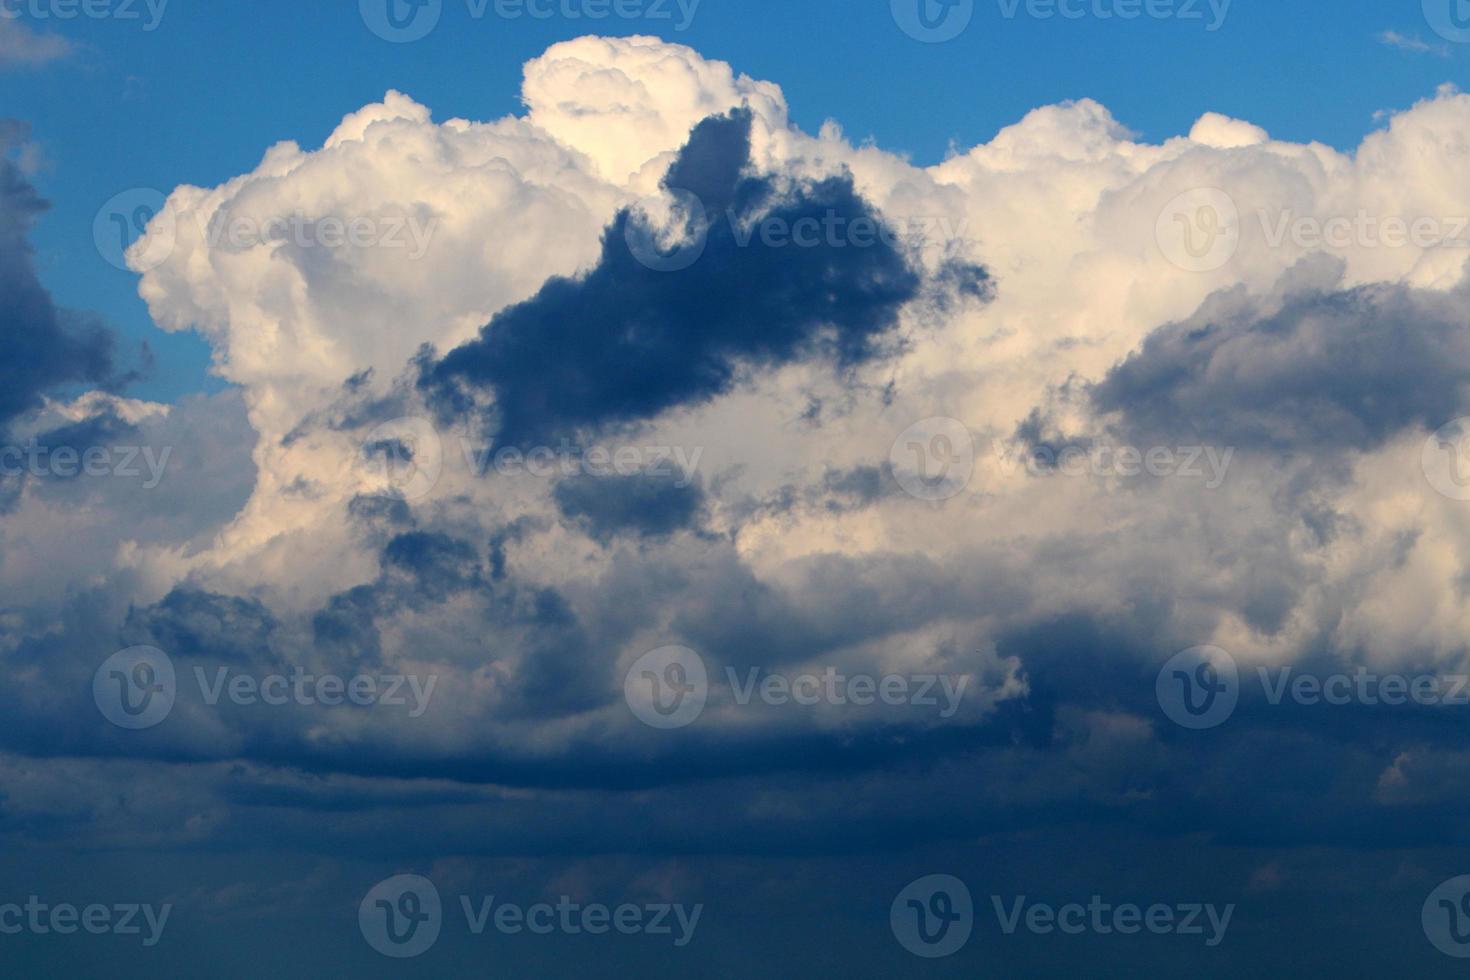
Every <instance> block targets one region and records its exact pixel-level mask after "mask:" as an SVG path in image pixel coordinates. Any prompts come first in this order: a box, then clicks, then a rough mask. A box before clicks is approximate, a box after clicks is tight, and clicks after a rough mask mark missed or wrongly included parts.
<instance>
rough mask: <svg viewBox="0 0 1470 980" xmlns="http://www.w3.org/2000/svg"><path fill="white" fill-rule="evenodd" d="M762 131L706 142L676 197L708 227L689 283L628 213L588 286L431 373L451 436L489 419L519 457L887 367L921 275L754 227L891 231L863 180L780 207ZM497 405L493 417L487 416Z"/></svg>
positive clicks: (700, 131)
mask: <svg viewBox="0 0 1470 980" xmlns="http://www.w3.org/2000/svg"><path fill="white" fill-rule="evenodd" d="M749 156H750V116H749V114H748V113H747V112H738V111H737V112H735V113H732V114H731V115H729V116H726V117H713V118H710V119H707V120H705V121H704V122H703V123H701V124H700V125H699V126H698V127H696V128H695V130H694V132H693V134H692V135H691V137H690V140H689V144H688V145H687V146H686V147H685V148H684V150H683V151H682V153H681V155H680V157H679V159H678V160H677V161H676V162H675V164H674V165H673V166H672V168H671V169H670V171H669V175H668V177H667V178H666V181H665V185H666V186H667V187H668V188H670V189H673V190H678V191H685V192H690V193H693V194H695V195H697V196H698V197H699V199H700V200H701V201H702V202H703V204H704V207H705V209H706V212H707V214H708V216H709V219H710V220H709V225H708V230H707V233H706V235H705V247H704V251H703V254H702V256H701V257H700V258H699V259H698V261H697V262H695V263H694V264H693V265H691V266H689V267H688V268H684V269H680V270H678V271H659V270H655V269H652V268H649V267H647V266H645V265H644V264H642V263H641V262H640V261H639V259H638V258H636V257H635V256H634V254H633V252H632V250H631V249H630V247H629V245H628V241H627V233H628V231H629V227H630V225H631V224H633V223H636V222H641V221H643V220H644V219H642V218H641V217H638V216H636V215H635V214H634V213H632V212H631V211H626V210H625V211H623V212H620V213H619V215H618V216H617V218H616V219H615V221H614V222H613V224H612V225H611V227H609V228H608V230H607V232H606V233H605V235H604V238H603V245H602V257H601V260H600V262H599V263H598V265H597V267H596V268H594V269H593V270H592V271H591V272H590V273H588V274H587V276H586V277H585V278H582V279H578V280H572V279H563V278H554V279H552V280H550V281H549V282H547V283H546V285H545V286H543V287H542V289H541V291H540V293H538V294H537V295H536V296H535V297H533V298H532V299H530V300H528V301H526V302H524V303H521V304H518V305H516V306H512V307H510V308H508V309H506V310H504V311H502V312H501V313H499V314H497V315H496V317H495V318H494V319H493V320H491V322H490V323H489V324H488V325H486V326H485V327H484V328H483V329H482V330H481V333H480V336H479V337H478V338H477V339H476V340H473V341H471V342H469V343H467V344H465V345H463V346H461V347H459V348H458V349H456V350H453V351H451V352H449V353H448V354H447V355H445V357H444V358H443V359H442V360H439V361H433V360H426V361H424V362H421V363H420V365H419V369H420V372H421V374H420V379H419V386H420V388H422V389H423V391H424V392H425V394H426V396H427V397H428V398H429V400H430V402H431V403H432V404H433V405H434V406H435V408H436V409H437V410H438V411H439V413H440V414H441V416H442V417H444V418H445V419H446V420H447V419H449V418H453V417H459V416H465V415H470V414H475V413H477V412H481V411H485V412H488V413H489V419H488V420H489V421H490V422H491V423H492V424H491V426H490V428H491V429H492V431H497V432H498V441H499V442H500V443H501V444H504V445H514V446H519V447H522V448H527V447H531V446H534V445H536V444H551V443H554V442H555V440H556V439H558V438H562V437H569V436H573V435H575V434H577V433H579V432H582V431H586V430H592V429H598V428H600V427H604V426H607V425H610V424H619V423H631V422H638V421H642V420H646V419H651V418H654V417H656V416H658V415H659V414H660V413H662V412H664V411H667V410H669V409H671V408H675V407H679V406H685V405H697V404H701V403H703V402H706V401H708V400H710V399H712V398H715V397H717V396H719V395H721V394H723V393H725V392H727V391H729V390H731V389H732V388H733V387H734V386H735V385H736V384H737V383H738V382H739V380H740V378H741V377H742V375H743V373H744V372H746V371H759V370H765V369H771V368H775V367H779V366H780V365H783V364H788V363H791V362H793V361H800V360H806V359H812V358H821V359H825V360H827V361H829V362H830V363H832V364H834V365H836V366H837V367H838V368H839V369H841V368H847V367H851V366H854V365H857V364H859V363H862V362H864V361H868V360H870V359H873V358H875V357H878V356H880V355H881V354H882V352H883V351H884V349H885V343H886V342H887V341H888V340H889V339H890V335H891V334H892V332H893V330H894V328H895V327H896V326H897V324H898V313H899V310H900V309H901V308H902V307H903V306H904V304H905V303H907V302H909V301H910V300H912V299H913V298H914V297H915V296H917V295H918V293H919V291H920V285H921V280H920V276H919V274H918V273H917V272H916V271H915V270H914V269H913V268H912V267H911V266H910V264H909V262H908V260H907V259H906V258H905V256H904V255H903V254H902V253H901V252H900V251H899V250H898V249H897V248H895V247H894V246H893V244H892V243H891V242H885V241H882V240H878V241H874V242H872V243H871V244H870V245H868V246H866V247H856V246H853V245H851V244H849V243H845V242H838V243H836V244H834V243H833V242H832V241H831V240H830V239H829V238H819V239H818V240H817V243H816V244H815V245H812V246H810V247H804V246H797V245H795V244H794V243H792V242H787V243H786V244H785V245H782V246H776V245H772V244H769V243H768V242H767V241H766V240H765V239H764V238H763V236H762V235H761V234H760V233H759V232H758V231H757V232H755V233H754V234H751V235H750V236H749V237H748V238H747V237H746V233H747V232H748V231H750V223H751V222H752V221H755V220H756V219H760V220H761V221H764V222H775V221H779V222H782V223H784V226H785V227H794V226H795V224H796V223H797V222H799V221H802V220H803V219H815V220H817V221H819V222H821V221H825V220H827V219H828V218H829V217H832V216H835V217H836V218H839V219H841V220H842V221H843V222H845V223H846V224H845V226H849V227H850V226H851V224H852V222H854V221H857V220H859V219H867V220H868V221H872V222H874V227H875V228H876V227H881V225H880V224H878V218H877V216H876V215H875V214H874V212H873V211H872V210H871V209H870V208H869V206H868V204H867V203H866V202H865V201H864V200H863V199H862V198H861V197H860V196H859V195H858V194H857V192H856V190H855V189H854V187H853V183H852V180H851V178H850V177H847V176H843V177H839V178H831V179H828V180H824V181H822V182H819V183H814V184H807V185H804V186H800V187H798V188H796V189H795V190H793V191H791V192H789V193H783V192H781V191H780V190H779V189H778V188H777V186H776V185H775V183H774V182H773V181H770V180H767V179H764V178H757V177H750V176H741V174H742V172H743V170H744V168H745V167H746V166H747V164H748V163H749ZM484 395H492V396H493V399H491V400H492V401H493V405H490V406H489V407H484V406H483V403H484V402H485V398H484V397H483V396H484Z"/></svg>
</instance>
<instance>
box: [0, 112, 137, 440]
mask: <svg viewBox="0 0 1470 980" xmlns="http://www.w3.org/2000/svg"><path fill="white" fill-rule="evenodd" d="M25 134H26V128H25V126H24V125H23V124H21V123H18V122H15V121H13V120H4V119H0V432H3V431H4V429H5V427H6V426H7V425H9V423H10V422H11V421H12V420H14V419H15V418H16V417H18V416H20V415H24V414H25V413H26V412H29V411H31V410H32V409H35V408H38V407H40V405H41V396H42V394H44V393H45V392H47V391H48V390H50V389H52V388H54V387H56V386H57V385H62V384H67V383H72V382H91V383H93V384H100V383H104V382H107V381H108V380H109V379H110V377H111V375H112V336H111V335H110V334H109V333H108V332H107V331H106V330H105V329H103V328H102V327H101V326H100V325H99V324H97V323H96V322H95V321H93V320H91V319H88V318H84V317H81V316H77V315H74V314H70V313H67V312H66V311H63V310H60V309H58V308H57V307H56V305H55V304H54V303H53V302H52V299H51V294H50V293H48V292H47V291H46V288H45V287H44V286H42V285H41V281H40V280H39V279H38V278H37V277H36V272H35V268H34V265H33V264H32V253H31V247H30V244H29V243H28V242H27V240H26V238H27V236H28V235H29V234H30V230H31V224H32V222H33V221H34V220H35V217H36V215H38V214H40V213H41V212H42V211H44V210H45V209H46V204H45V202H44V201H42V200H41V198H40V197H39V196H38V195H37V194H36V190H35V188H33V187H32V186H31V185H30V183H29V182H28V181H27V180H26V178H25V175H24V174H23V173H21V170H20V167H19V166H17V165H16V163H15V162H14V161H13V160H12V159H11V158H10V156H9V155H8V154H9V150H10V149H11V148H12V147H13V146H14V145H15V144H17V143H19V142H21V141H22V140H23V139H24V138H25Z"/></svg>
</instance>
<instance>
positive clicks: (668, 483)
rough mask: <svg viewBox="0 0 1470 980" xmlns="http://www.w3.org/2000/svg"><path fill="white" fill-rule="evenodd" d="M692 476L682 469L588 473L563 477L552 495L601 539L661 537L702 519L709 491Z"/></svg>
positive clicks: (570, 516)
mask: <svg viewBox="0 0 1470 980" xmlns="http://www.w3.org/2000/svg"><path fill="white" fill-rule="evenodd" d="M688 481H689V477H688V476H686V475H685V474H682V473H677V474H676V473H668V474H658V473H633V474H630V475H627V476H594V475H590V474H584V475H581V476H573V477H569V478H568V479H565V480H562V481H561V482H559V483H558V484H557V485H556V490H555V491H554V493H553V496H554V498H555V500H556V505H557V507H559V508H560V509H561V512H562V514H563V515H564V516H565V517H567V518H568V519H569V520H571V521H573V522H575V523H577V524H579V525H580V526H581V527H582V528H583V529H585V530H586V531H587V533H588V534H590V535H591V536H592V537H594V538H596V539H597V540H599V541H603V542H606V541H610V540H611V539H612V538H614V537H617V536H618V535H620V534H637V535H642V536H644V537H651V538H659V537H667V536H669V535H670V534H673V533H674V532H676V531H682V530H685V529H689V528H694V527H697V526H698V525H699V517H700V512H701V509H702V508H703V506H704V491H703V490H702V489H701V488H700V487H699V486H698V484H694V483H689V482H688Z"/></svg>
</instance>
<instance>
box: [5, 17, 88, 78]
mask: <svg viewBox="0 0 1470 980" xmlns="http://www.w3.org/2000/svg"><path fill="white" fill-rule="evenodd" d="M72 50H73V49H72V44H71V42H70V41H68V40H67V39H66V38H64V37H58V36H57V35H55V34H37V33H36V32H34V31H32V30H31V29H30V28H29V27H26V26H25V25H24V24H22V23H20V22H19V21H16V20H11V19H9V18H0V71H13V70H18V69H25V68H38V67H40V66H41V65H45V64H49V63H50V62H52V61H56V60H58V59H60V58H65V57H66V56H67V55H69V54H71V52H72Z"/></svg>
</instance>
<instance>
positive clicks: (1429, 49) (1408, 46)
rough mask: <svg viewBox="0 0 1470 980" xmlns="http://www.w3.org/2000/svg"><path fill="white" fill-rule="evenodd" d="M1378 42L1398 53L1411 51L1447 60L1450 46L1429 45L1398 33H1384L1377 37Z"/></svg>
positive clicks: (1421, 40)
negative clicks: (1396, 50) (1396, 49)
mask: <svg viewBox="0 0 1470 980" xmlns="http://www.w3.org/2000/svg"><path fill="white" fill-rule="evenodd" d="M1378 40H1379V41H1381V42H1382V43H1384V44H1386V45H1388V46H1389V47H1391V48H1398V49H1399V50H1400V51H1413V52H1415V53H1416V54H1435V55H1439V56H1440V57H1441V58H1448V57H1449V56H1450V46H1449V45H1448V44H1430V43H1429V42H1428V41H1425V40H1423V39H1421V38H1419V37H1410V36H1409V35H1407V34H1400V33H1399V32H1398V31H1391V30H1390V31H1384V32H1383V33H1382V34H1380V35H1378Z"/></svg>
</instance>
